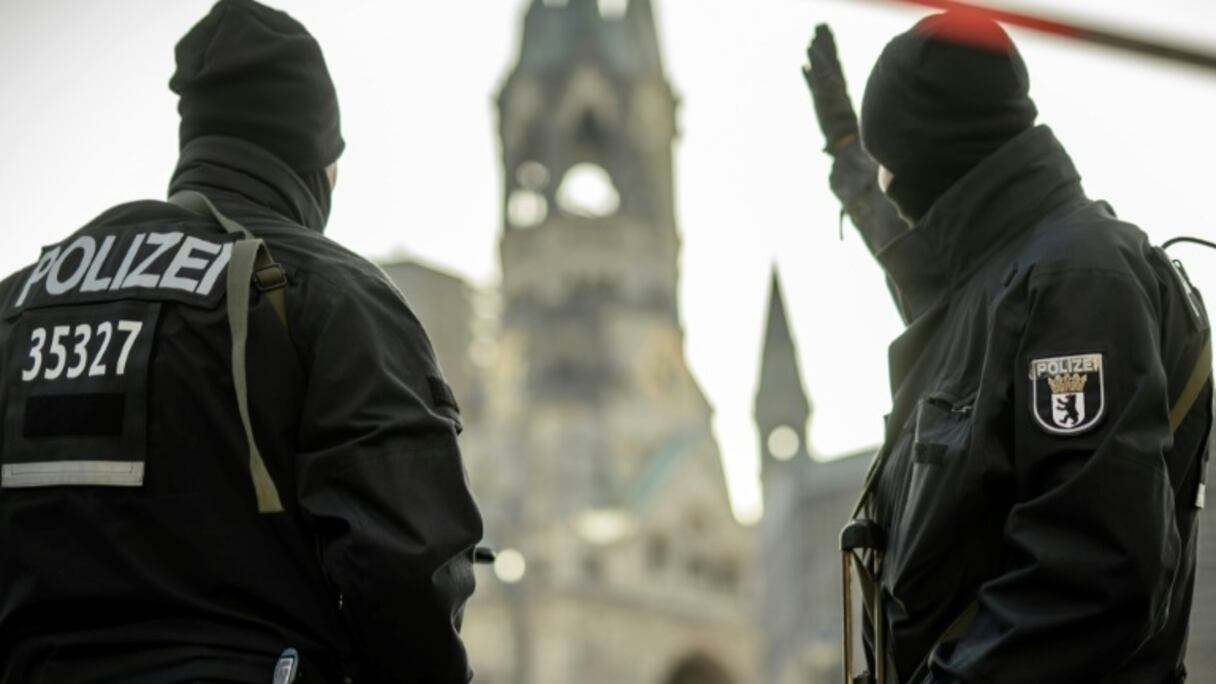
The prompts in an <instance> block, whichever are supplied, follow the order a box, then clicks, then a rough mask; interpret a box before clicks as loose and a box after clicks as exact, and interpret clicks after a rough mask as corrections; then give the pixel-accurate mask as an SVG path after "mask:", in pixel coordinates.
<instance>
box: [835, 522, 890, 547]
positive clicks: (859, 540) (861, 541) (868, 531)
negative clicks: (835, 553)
mask: <svg viewBox="0 0 1216 684" xmlns="http://www.w3.org/2000/svg"><path fill="white" fill-rule="evenodd" d="M886 545H887V532H886V530H884V529H883V527H882V526H881V525H879V524H878V523H876V522H874V521H873V520H867V519H865V518H858V519H857V520H853V521H850V522H849V524H847V525H845V526H844V529H842V530H841V531H840V550H841V551H853V550H856V549H869V550H871V551H882V550H883V549H884V548H886Z"/></svg>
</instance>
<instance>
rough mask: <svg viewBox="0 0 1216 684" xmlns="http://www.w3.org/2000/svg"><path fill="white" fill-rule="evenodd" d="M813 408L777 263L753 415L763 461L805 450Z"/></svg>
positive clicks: (767, 462)
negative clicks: (805, 384) (758, 433)
mask: <svg viewBox="0 0 1216 684" xmlns="http://www.w3.org/2000/svg"><path fill="white" fill-rule="evenodd" d="M811 411H812V406H811V401H810V399H809V398H808V397H807V394H806V390H805V389H804V387H803V384H802V370H801V368H800V367H799V364H798V351H797V347H796V345H795V343H794V336H793V333H792V332H791V331H790V324H789V318H788V315H787V313H786V307H785V297H784V296H783V294H782V291H781V279H780V277H779V276H778V274H777V267H776V266H774V267H773V271H772V278H771V281H770V285H769V302H768V320H767V322H766V325H765V333H764V347H763V351H762V353H761V360H760V382H759V385H758V387H757V390H756V402H755V419H756V426H757V428H759V431H760V448H761V453H762V454H763V455H764V465H765V466H767V465H769V463H770V462H771V461H772V460H774V459H775V460H777V461H785V460H789V459H791V458H793V457H794V456H797V455H798V454H800V453H808V449H807V446H806V444H807V441H806V426H807V422H808V421H809V420H810V416H811Z"/></svg>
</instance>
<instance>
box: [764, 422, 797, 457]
mask: <svg viewBox="0 0 1216 684" xmlns="http://www.w3.org/2000/svg"><path fill="white" fill-rule="evenodd" d="M767 446H768V452H769V453H770V454H772V455H773V458H775V459H777V460H778V461H788V460H790V459H791V458H793V457H794V456H796V455H798V449H799V447H801V446H802V444H801V440H800V439H798V432H797V431H796V430H794V428H792V427H790V426H788V425H781V426H779V427H776V428H774V429H773V431H772V432H770V433H768V445H767Z"/></svg>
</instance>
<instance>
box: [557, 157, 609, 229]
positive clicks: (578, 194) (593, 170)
mask: <svg viewBox="0 0 1216 684" xmlns="http://www.w3.org/2000/svg"><path fill="white" fill-rule="evenodd" d="M557 204H558V206H559V207H561V209H562V211H565V212H567V213H570V214H574V215H575V216H584V217H586V218H603V217H605V216H611V215H613V214H615V213H616V211H617V209H618V208H620V204H621V195H620V193H619V192H618V191H617V189H616V184H615V183H613V182H612V176H610V175H609V174H608V172H607V171H605V170H604V167H602V166H599V165H598V164H591V163H586V162H584V163H582V164H575V165H574V166H571V167H570V169H569V170H568V171H566V174H565V175H564V176H562V182H561V185H559V186H558V188H557Z"/></svg>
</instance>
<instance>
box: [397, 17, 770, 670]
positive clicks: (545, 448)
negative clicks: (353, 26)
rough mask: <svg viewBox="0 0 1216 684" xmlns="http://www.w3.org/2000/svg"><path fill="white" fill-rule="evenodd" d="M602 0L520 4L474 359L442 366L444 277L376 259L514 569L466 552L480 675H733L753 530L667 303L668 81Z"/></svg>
mask: <svg viewBox="0 0 1216 684" xmlns="http://www.w3.org/2000/svg"><path fill="white" fill-rule="evenodd" d="M612 5H613V3H600V2H597V1H596V0H564V1H561V2H557V1H554V0H535V1H534V2H532V3H531V4H530V6H529V7H528V9H527V12H526V16H525V18H524V26H523V29H524V30H523V38H522V43H521V48H520V54H519V59H518V62H517V64H516V65H515V66H514V68H513V69H512V70H511V72H510V74H509V75H508V77H507V78H506V80H505V83H504V85H503V87H502V90H501V93H500V96H499V99H498V105H499V112H500V126H501V131H500V133H501V141H502V164H503V170H504V179H505V188H504V195H503V205H502V216H503V232H502V238H501V242H500V253H501V266H502V282H501V287H500V289H499V291H498V292H497V293H496V294H497V300H498V302H499V306H498V315H497V321H496V323H497V325H496V326H495V327H496V329H495V331H494V333H493V341H494V345H493V350H492V351H493V353H492V354H490V355H487V356H488V358H487V359H485V360H484V361H483V363H482V364H481V365H480V366H477V365H474V366H473V368H475V369H476V370H475V372H472V373H470V374H468V375H467V376H462V375H460V373H459V371H458V372H457V373H453V372H452V370H451V369H464V368H468V367H470V366H469V363H470V359H471V355H470V353H469V349H470V347H471V346H473V345H475V344H477V341H476V340H475V339H473V338H475V337H476V336H477V334H476V332H470V329H469V328H468V327H467V326H466V325H464V324H463V323H452V322H450V321H449V320H448V319H449V318H453V317H455V318H460V317H467V316H470V315H472V313H471V309H470V307H469V306H468V305H467V302H468V301H469V295H468V294H467V288H465V287H464V285H463V283H456V282H452V281H450V280H449V279H447V278H445V277H444V276H443V275H442V274H438V273H434V272H433V270H432V269H426V268H419V267H417V265H411V264H408V263H406V264H390V265H388V266H387V268H386V270H387V271H388V272H389V273H390V275H391V276H392V277H394V278H395V279H396V280H397V282H398V283H399V284H400V285H401V287H402V289H403V291H404V292H405V295H406V297H407V299H409V301H410V302H411V304H412V305H413V307H414V309H415V311H416V312H417V313H418V315H419V318H420V319H421V320H422V321H423V324H424V325H425V326H426V327H427V329H428V331H431V333H432V337H433V338H434V342H435V346H436V348H437V352H438V355H439V358H440V362H441V364H442V365H443V367H444V369H445V371H446V372H448V373H449V374H450V375H453V378H454V380H455V381H456V382H453V385H457V384H458V383H459V384H463V385H464V386H465V387H467V388H470V389H469V390H466V391H471V392H473V393H474V394H475V396H477V400H476V406H477V409H478V410H477V411H476V413H475V414H474V415H473V416H472V417H470V416H466V429H465V433H464V435H463V436H462V443H463V449H464V452H465V458H466V462H467V465H468V469H469V474H470V479H471V481H472V484H473V488H474V490H475V493H476V495H477V497H478V501H479V503H480V504H481V506H482V508H483V512H484V514H485V518H486V543H487V544H488V545H490V546H493V547H495V548H496V549H499V550H500V551H506V552H507V554H509V555H510V556H511V560H512V561H513V562H514V563H515V565H516V566H517V567H515V568H513V569H512V570H513V571H512V570H508V571H506V572H504V571H503V570H504V568H503V567H502V565H503V563H505V562H506V561H505V560H504V561H502V562H500V564H499V565H498V566H495V568H493V569H491V568H488V567H483V568H480V569H479V570H478V591H477V594H476V596H475V598H474V600H473V601H472V602H471V604H470V605H469V608H468V612H467V617H466V621H465V624H464V630H463V633H464V635H465V640H466V644H467V645H468V648H469V650H470V654H471V657H472V659H473V663H474V667H475V669H476V671H477V678H476V681H477V682H485V683H488V684H574V683H577V684H736V683H738V684H750V683H751V682H755V681H756V675H755V669H756V665H757V663H758V656H757V653H756V641H757V632H756V618H757V616H756V614H755V610H754V605H755V600H756V592H757V590H756V578H755V572H756V571H755V569H754V561H755V553H754V551H753V549H752V547H751V543H752V542H751V539H752V537H751V534H750V533H749V531H748V530H746V529H744V528H743V527H742V526H741V525H739V523H738V522H737V521H736V520H735V519H734V517H733V515H732V512H731V508H730V504H729V501H728V498H727V492H726V483H725V478H724V475H723V470H722V464H721V458H720V454H719V451H718V446H717V444H716V442H715V440H714V437H713V434H712V432H711V429H710V419H711V409H710V406H709V403H708V402H707V401H706V399H705V396H704V395H703V393H702V392H701V390H700V388H699V386H698V385H697V382H696V380H695V378H694V377H693V376H692V373H691V372H690V371H689V368H688V365H687V363H686V361H685V358H684V333H683V330H682V329H681V327H680V323H679V304H678V297H677V284H678V282H677V279H678V268H677V259H678V256H679V245H680V241H679V236H678V232H677V227H676V222H675V206H674V194H673V187H674V179H673V177H672V173H673V169H672V148H673V145H674V143H675V138H676V98H675V97H674V95H673V93H672V89H671V86H670V84H669V82H668V80H667V77H666V74H665V72H664V69H663V64H662V61H661V59H660V56H659V55H660V51H659V43H658V36H657V31H656V28H655V23H654V17H653V13H652V9H651V5H650V2H649V1H648V0H632V2H629V3H628V4H627V5H624V4H621V3H617V5H618V8H617V9H615V10H613V9H611V7H610V6H612ZM602 8H603V9H602ZM466 320H467V318H466ZM457 392H458V398H459V399H460V401H461V403H462V404H463V403H466V401H465V398H464V397H461V396H460V392H461V390H460V389H459V388H458V389H457ZM517 553H518V554H521V555H522V559H523V560H524V561H525V565H524V567H523V568H522V570H523V574H522V577H518V575H519V570H521V568H520V567H518V559H519V557H520V556H519V555H516V554H517ZM504 555H506V554H504ZM515 580H518V581H515Z"/></svg>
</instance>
